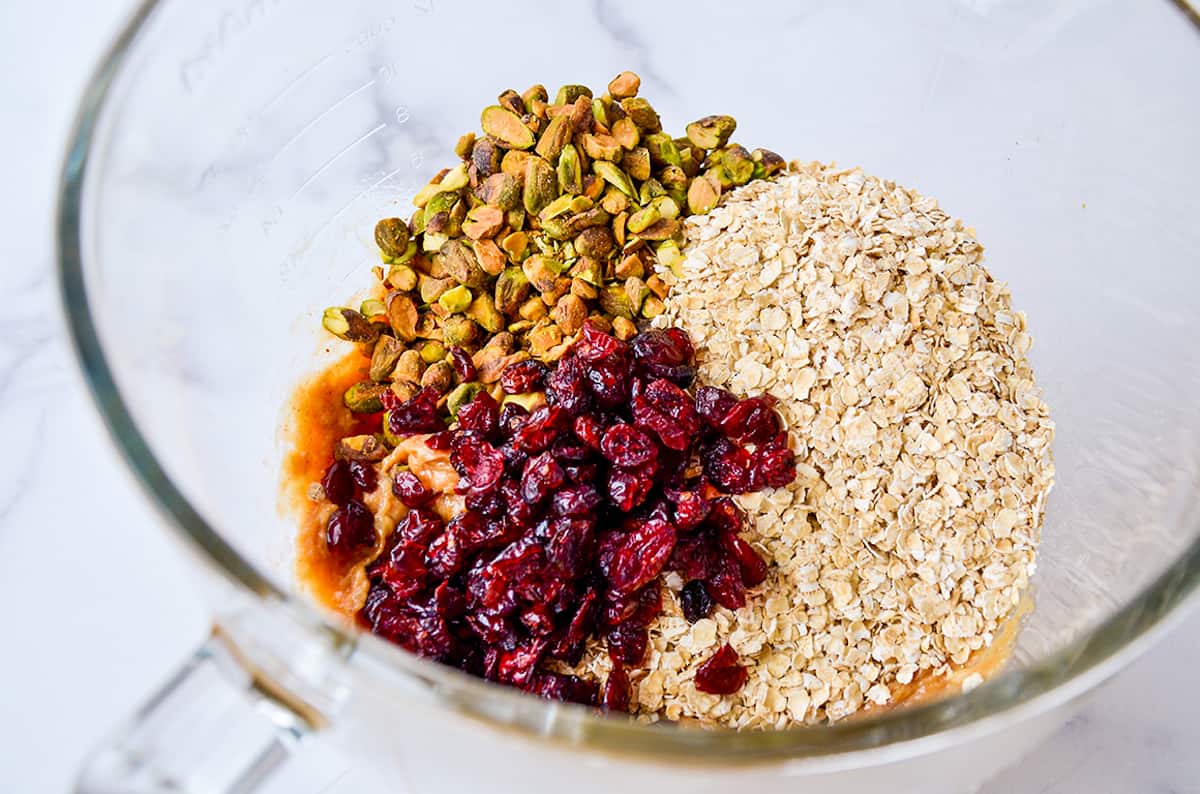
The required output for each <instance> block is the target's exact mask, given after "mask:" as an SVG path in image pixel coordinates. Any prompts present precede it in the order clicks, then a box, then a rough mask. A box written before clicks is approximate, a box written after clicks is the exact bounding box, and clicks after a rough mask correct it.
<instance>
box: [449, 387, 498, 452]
mask: <svg viewBox="0 0 1200 794" xmlns="http://www.w3.org/2000/svg"><path fill="white" fill-rule="evenodd" d="M458 426H459V427H460V428H462V429H463V430H468V431H471V432H473V433H478V434H479V435H481V436H483V437H484V438H486V439H489V440H491V439H494V438H495V437H496V432H497V431H498V430H499V427H500V406H499V405H498V404H497V403H496V401H495V400H494V399H492V395H490V394H488V393H487V392H485V391H481V392H479V393H478V394H476V395H475V397H474V398H473V399H472V400H471V401H470V402H469V403H467V404H466V405H464V406H462V407H460V408H459V409H458Z"/></svg>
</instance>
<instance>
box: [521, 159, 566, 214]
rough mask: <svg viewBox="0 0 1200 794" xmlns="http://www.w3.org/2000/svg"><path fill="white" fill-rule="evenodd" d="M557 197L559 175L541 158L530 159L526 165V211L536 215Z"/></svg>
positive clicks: (524, 195) (524, 199) (524, 198)
mask: <svg viewBox="0 0 1200 794" xmlns="http://www.w3.org/2000/svg"><path fill="white" fill-rule="evenodd" d="M557 196H558V174H557V173H555V171H554V169H553V168H552V167H551V166H550V164H549V163H548V162H546V161H545V160H543V159H542V158H541V157H537V156H533V157H530V158H529V160H528V161H527V162H526V164H525V188H524V193H523V201H524V204H525V211H526V212H528V213H529V214H531V215H536V214H537V213H538V212H540V211H541V210H542V208H543V207H545V206H546V205H547V204H549V203H550V202H551V201H553V200H554V199H555V198H556V197H557Z"/></svg>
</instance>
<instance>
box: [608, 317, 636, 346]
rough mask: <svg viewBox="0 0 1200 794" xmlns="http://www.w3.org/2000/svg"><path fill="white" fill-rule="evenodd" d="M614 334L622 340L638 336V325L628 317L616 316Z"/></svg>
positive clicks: (613, 323)
mask: <svg viewBox="0 0 1200 794" xmlns="http://www.w3.org/2000/svg"><path fill="white" fill-rule="evenodd" d="M612 330H613V336H615V337H616V338H617V339H620V340H621V341H622V342H625V341H628V340H630V339H632V338H633V337H635V336H637V326H636V325H634V323H633V320H630V319H629V318H627V317H614V318H613V321H612Z"/></svg>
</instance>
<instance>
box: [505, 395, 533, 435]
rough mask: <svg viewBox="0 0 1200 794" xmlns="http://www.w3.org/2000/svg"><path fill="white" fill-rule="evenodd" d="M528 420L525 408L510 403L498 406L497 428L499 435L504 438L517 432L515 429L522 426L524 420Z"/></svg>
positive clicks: (527, 412)
mask: <svg viewBox="0 0 1200 794" xmlns="http://www.w3.org/2000/svg"><path fill="white" fill-rule="evenodd" d="M528 418H529V411H528V410H526V409H525V406H523V405H520V404H519V403H512V402H509V403H504V405H501V406H500V421H499V428H498V429H499V431H500V434H501V435H504V436H511V435H512V434H513V433H515V432H517V428H519V427H520V426H521V425H522V424H524V422H525V420H526V419H528Z"/></svg>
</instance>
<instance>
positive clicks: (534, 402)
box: [500, 391, 546, 413]
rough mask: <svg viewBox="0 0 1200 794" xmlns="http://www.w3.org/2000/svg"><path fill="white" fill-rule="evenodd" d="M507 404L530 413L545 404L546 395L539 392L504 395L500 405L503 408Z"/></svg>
mask: <svg viewBox="0 0 1200 794" xmlns="http://www.w3.org/2000/svg"><path fill="white" fill-rule="evenodd" d="M508 403H512V404H514V405H519V406H521V407H522V408H524V409H525V410H526V411H529V412H530V413H532V412H534V411H536V410H537V409H539V408H541V407H542V406H544V405H545V404H546V394H545V392H540V391H531V392H528V393H527V394H506V395H504V399H503V400H501V402H500V405H501V406H502V407H503V406H505V405H507V404H508Z"/></svg>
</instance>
